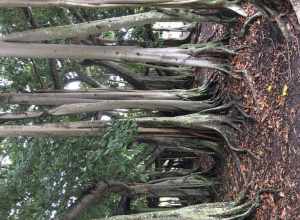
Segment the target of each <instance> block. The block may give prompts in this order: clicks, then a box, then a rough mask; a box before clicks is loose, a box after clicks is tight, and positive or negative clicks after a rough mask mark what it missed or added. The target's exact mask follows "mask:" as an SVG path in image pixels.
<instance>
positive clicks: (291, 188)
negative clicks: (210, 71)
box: [225, 6, 300, 220]
mask: <svg viewBox="0 0 300 220" xmlns="http://www.w3.org/2000/svg"><path fill="white" fill-rule="evenodd" d="M246 9H247V11H248V13H249V14H253V13H254V12H253V10H252V8H251V6H248V7H246ZM287 20H288V21H289V27H290V29H291V31H293V33H294V39H293V42H290V43H287V42H286V41H285V40H284V39H283V38H282V37H281V36H278V33H276V32H275V33H274V29H273V28H272V24H270V23H269V22H268V21H267V20H265V19H259V20H258V21H256V22H255V23H254V24H253V25H252V27H251V28H250V31H249V33H248V34H247V36H246V37H245V38H244V39H241V38H239V37H238V36H235V37H233V38H232V39H231V47H233V48H241V47H246V48H245V49H243V50H242V51H241V52H240V53H239V55H237V56H236V57H235V59H234V61H233V62H234V65H235V67H236V68H237V69H240V70H243V69H244V70H247V73H248V80H231V82H230V90H231V91H232V93H234V94H237V95H238V96H242V97H243V103H244V106H245V109H246V111H247V113H249V114H250V115H251V116H253V117H254V118H255V120H256V123H255V124H254V125H252V126H249V127H248V128H247V129H246V132H245V134H243V136H242V137H241V138H240V146H241V147H242V148H247V149H250V150H251V151H252V152H253V153H255V154H256V155H257V156H258V158H259V159H258V160H256V161H255V162H254V166H253V167H252V169H250V167H249V163H248V160H245V161H243V162H242V163H241V164H240V171H241V172H243V173H244V174H245V175H252V178H251V187H250V189H251V190H250V191H251V194H252V195H253V194H255V192H256V191H257V190H259V189H265V188H272V189H277V190H279V193H278V194H276V195H273V194H264V195H263V196H262V198H263V204H262V206H261V208H259V210H258V212H257V215H256V219H259V220H270V219H300V174H299V173H300V172H299V171H300V144H299V143H300V141H299V140H300V136H299V134H300V133H299V130H300V120H299V119H300V117H299V116H300V111H299V108H300V45H299V42H298V41H299V39H300V38H299V36H300V33H299V32H298V31H297V30H296V29H295V27H294V25H295V24H296V21H297V20H296V17H295V15H293V14H290V15H288V16H287ZM242 23H243V21H241V24H240V26H237V27H236V31H235V33H237V32H238V30H240V29H241V25H242ZM229 160H230V161H231V162H233V161H234V159H233V158H231V159H229ZM228 164H229V165H228V169H227V173H226V176H227V180H228V184H227V185H228V186H227V187H228V189H227V191H228V192H227V194H226V195H225V198H236V196H237V194H238V192H239V191H241V190H242V189H243V181H242V180H241V175H240V174H238V173H237V172H238V171H237V169H236V168H235V167H234V165H232V164H233V163H228Z"/></svg>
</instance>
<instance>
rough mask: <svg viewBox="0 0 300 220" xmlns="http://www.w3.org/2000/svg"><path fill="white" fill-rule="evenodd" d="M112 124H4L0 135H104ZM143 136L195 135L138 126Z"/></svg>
mask: <svg viewBox="0 0 300 220" xmlns="http://www.w3.org/2000/svg"><path fill="white" fill-rule="evenodd" d="M109 126H110V123H109V122H105V121H81V122H68V123H62V122H61V123H49V124H43V125H3V126H0V137H18V136H29V137H44V136H47V137H78V136H79V137H80V136H102V135H103V134H104V131H105V129H106V128H108V127H109ZM138 133H139V135H141V136H143V137H154V136H157V137H194V134H193V132H190V131H189V129H167V128H144V127H139V128H138Z"/></svg>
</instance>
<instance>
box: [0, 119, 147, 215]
mask: <svg viewBox="0 0 300 220" xmlns="http://www.w3.org/2000/svg"><path fill="white" fill-rule="evenodd" d="M136 131H137V130H136V125H135V123H134V122H133V121H130V120H127V121H119V122H115V123H114V124H113V125H112V127H111V128H109V129H108V131H107V132H106V134H105V135H104V137H103V138H87V137H84V138H64V139H63V138H55V139H54V138H14V139H5V140H3V141H2V144H1V151H2V153H3V154H7V155H9V164H8V165H5V168H3V169H1V170H0V176H1V179H0V181H1V187H0V192H1V193H0V197H1V199H0V201H1V202H0V203H1V204H0V215H1V216H10V219H52V218H54V217H57V216H60V215H61V214H62V213H64V211H65V210H66V209H67V208H68V207H70V206H71V204H73V203H74V202H76V200H77V198H80V197H82V196H83V192H84V190H83V189H87V188H88V187H92V186H91V185H90V184H94V183H96V182H98V181H100V180H122V181H125V182H131V181H137V180H139V179H140V175H141V173H142V171H143V165H142V164H137V162H136V161H135V157H136V156H137V155H138V154H139V153H141V152H142V151H143V145H136V144H134V138H135V136H136ZM109 201H110V202H111V203H114V202H115V201H116V197H112V198H111V199H110V200H109ZM101 207H102V208H101V209H98V208H99V207H98V208H97V210H98V212H97V214H96V216H98V217H101V216H105V215H107V214H108V212H109V210H110V209H109V208H107V205H105V204H102V205H101ZM105 207H106V208H105ZM108 209H109V210H108ZM94 215H95V210H94V211H93V212H90V214H89V215H87V217H90V216H94Z"/></svg>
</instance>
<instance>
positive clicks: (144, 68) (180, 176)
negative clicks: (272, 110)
mask: <svg viewBox="0 0 300 220" xmlns="http://www.w3.org/2000/svg"><path fill="white" fill-rule="evenodd" d="M0 7H1V8H4V9H5V8H22V10H23V12H24V14H25V17H26V19H27V24H26V25H24V26H22V27H19V26H18V25H20V24H19V23H20V21H19V23H18V22H16V24H18V25H16V24H13V25H9V24H7V23H5V25H3V26H5V28H6V29H5V28H3V29H5V31H3V32H5V34H2V35H1V42H0V47H1V50H0V57H1V59H2V61H3V63H5V62H7V61H9V62H8V64H6V63H5V65H4V70H8V71H10V72H12V70H15V71H20V69H21V72H22V73H24V72H26V73H31V74H34V76H35V77H34V78H35V79H37V82H35V83H31V82H25V83H24V81H25V80H20V81H18V80H19V78H18V77H12V75H13V74H10V76H9V77H11V79H13V81H16V82H20V85H15V84H13V86H12V88H7V89H5V91H3V92H1V93H0V102H1V108H2V109H3V111H2V112H1V113H0V123H1V125H0V137H1V138H3V139H2V142H1V143H3V146H4V147H3V148H4V149H5V150H3V152H4V154H5V155H6V154H7V155H8V156H7V157H8V160H11V161H12V162H11V163H9V162H7V166H6V167H5V168H3V170H2V166H0V198H1V199H0V214H2V215H3V216H9V215H11V216H13V217H16V218H19V217H20V216H21V218H22V217H24V216H25V219H26V217H28V216H30V215H31V214H32V216H37V217H36V218H37V219H49V218H50V219H51V218H59V219H66V220H71V219H90V218H94V217H96V218H98V219H101V218H102V217H104V216H106V215H112V213H113V211H112V210H115V214H118V216H111V217H109V218H108V219H111V220H114V219H128V220H130V219H132V220H135V219H136V220H137V219H149V220H150V219H158V220H160V219H170V220H171V219H172V220H179V219H187V220H200V219H203V220H204V219H205V220H206V219H212V220H214V219H224V220H225V219H245V218H246V217H248V216H249V215H251V214H252V213H253V212H254V210H255V209H256V208H257V206H258V205H259V199H256V200H255V199H254V200H250V201H244V200H243V201H242V200H240V201H236V202H217V201H219V198H218V196H217V193H216V192H217V191H218V189H219V188H220V187H222V179H221V177H220V176H221V175H220V173H222V171H223V169H224V163H225V158H226V155H227V153H230V152H233V153H235V154H236V153H249V152H248V151H247V150H241V149H239V147H238V146H237V143H236V138H237V136H238V135H239V133H240V132H241V131H242V130H243V126H244V125H245V124H246V122H248V121H249V120H251V118H250V117H249V116H248V115H247V114H246V113H245V112H244V111H243V108H242V106H241V105H240V104H239V103H238V102H237V101H236V100H235V99H233V98H232V97H231V96H230V95H228V94H227V93H226V92H225V91H226V90H225V89H224V84H223V83H224V81H226V80H227V79H228V77H233V76H234V77H236V76H237V73H238V71H236V70H235V69H234V68H233V67H232V66H231V58H232V57H233V56H235V54H236V53H237V51H236V50H233V49H230V48H229V47H228V46H226V45H224V44H223V43H224V42H222V40H224V39H218V40H209V41H208V42H202V43H196V44H192V43H190V39H191V36H192V35H193V34H194V32H193V31H191V30H194V29H195V28H196V22H216V23H220V24H232V22H234V21H235V20H236V18H238V16H240V15H242V16H244V15H245V13H244V11H243V9H242V8H241V7H240V1H238V0H236V1H229V0H216V1H206V0H196V1H182V0H165V1H156V0H130V1H128V0H120V1H116V0H99V1H97V0H93V1H89V0H88V1H80V0H78V1H77V0H74V1H55V0H53V1H52V0H49V1H36V0H35V1H30V0H28V1H20V0H15V1H0ZM119 7H122V8H123V9H124V10H125V12H123V11H122V13H123V14H122V13H119V12H118V11H117V12H115V11H112V12H111V11H109V12H107V11H105V10H106V9H117V8H119ZM45 9H46V10H49V11H51V10H54V11H55V10H58V13H57V14H58V15H57V14H55V16H56V17H55V18H53V19H49V17H51V16H50V15H49V16H47V17H46V20H50V21H47V22H45V21H44V22H40V23H39V21H36V17H38V16H36V14H35V13H34V12H35V10H37V11H38V12H39V10H42V11H43V10H45ZM81 9H83V11H82V10H81ZM99 9H101V10H103V11H101V12H99V11H98V10H99ZM18 10H19V9H18ZM84 10H88V12H93V13H95V14H96V15H97V13H100V14H101V13H102V14H101V16H99V17H100V19H99V18H98V17H97V16H94V17H93V16H92V15H90V14H89V13H87V11H84ZM89 10H92V11H89ZM93 10H95V11H93ZM51 12H52V11H51ZM55 12H56V11H55ZM110 13H111V14H110ZM114 13H116V14H118V16H114ZM37 14H38V15H39V13H37ZM61 14H62V15H61ZM107 14H108V15H107ZM119 14H121V16H120V15H119ZM41 17H42V16H41ZM61 17H63V18H64V20H63V21H61V20H60V18H61ZM42 18H43V19H44V17H42ZM169 21H176V22H179V21H181V22H184V27H183V29H185V31H187V32H190V33H189V35H187V37H186V38H185V39H183V40H182V39H181V40H178V39H171V40H169V41H168V40H165V39H161V36H160V31H159V30H155V28H153V24H155V23H156V22H169ZM21 23H22V22H21ZM16 27H17V28H16ZM123 29H126V33H125V34H124V33H123V32H122V31H123ZM179 29H180V28H179ZM180 30H181V29H180ZM168 31H170V30H168ZM132 32H135V34H136V35H138V37H132V36H131V35H134V34H132ZM106 35H109V36H110V38H109V39H107V38H105V37H103V36H106ZM141 35H142V36H141ZM10 61H11V62H12V63H10ZM45 61H46V62H45ZM39 62H40V63H42V64H40V63H39ZM43 62H45V63H43ZM198 69H201V70H203V71H201V72H205V74H203V76H202V80H201V82H200V86H194V82H193V80H194V73H195V70H198ZM41 70H42V71H45V70H46V71H48V72H49V73H50V74H51V80H49V79H48V78H47V77H45V76H44V73H43V72H42V71H41ZM39 71H40V72H39ZM100 72H101V73H100ZM206 72H207V73H206ZM107 73H108V75H109V77H106V76H105V75H106V74H107ZM97 74H98V75H97ZM101 74H102V77H103V78H101V77H99V75H101ZM111 76H113V77H111ZM9 77H8V80H7V81H6V84H7V85H9V83H10V80H9V79H10V78H9ZM105 77H106V78H105ZM45 78H46V79H45ZM112 78H113V79H116V80H115V81H116V83H115V84H114V87H113V86H107V85H109V84H108V83H107V81H109V80H111V79H112ZM49 81H50V82H49ZM73 81H81V82H84V83H86V85H87V86H86V87H85V88H83V87H81V88H80V89H77V90H73V91H70V90H66V89H65V86H66V84H68V83H70V82H73ZM29 84H30V86H28V85H29ZM36 84H39V86H36ZM81 86H82V85H81ZM20 87H21V88H20ZM0 150H1V153H2V145H1V148H0ZM5 157H6V156H5ZM0 159H2V158H0ZM0 165H1V163H0ZM2 175H3V176H4V179H5V181H4V182H3V181H1V177H2ZM18 176H20V177H21V178H16V177H18ZM2 186H3V187H2ZM3 189H4V190H3ZM5 189H6V191H5ZM2 192H3V193H2ZM8 192H9V193H11V194H12V196H11V197H9V200H8V202H7V204H4V203H3V204H2V203H1V201H2V200H3V199H2V196H3V197H6V196H7V195H8V194H9V193H8ZM12 192H14V193H12ZM166 200H167V202H166ZM105 202H108V204H106V203H105ZM140 203H142V204H143V206H144V207H141V204H140ZM137 204H138V205H137ZM101 205H102V206H101ZM1 206H3V207H4V208H2V209H1ZM111 206H114V207H113V208H112V207H111ZM116 206H117V208H116ZM102 209H104V211H103V210H102ZM107 210H109V211H107ZM95 213H96V214H95ZM99 213H100V214H99ZM123 214H127V215H123Z"/></svg>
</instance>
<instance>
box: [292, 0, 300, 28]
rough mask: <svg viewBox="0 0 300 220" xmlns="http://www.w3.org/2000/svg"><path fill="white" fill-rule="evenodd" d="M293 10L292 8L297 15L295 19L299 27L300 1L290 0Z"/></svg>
mask: <svg viewBox="0 0 300 220" xmlns="http://www.w3.org/2000/svg"><path fill="white" fill-rule="evenodd" d="M290 2H291V4H292V6H293V8H294V11H295V13H296V15H297V18H298V22H299V25H300V1H299V0H290Z"/></svg>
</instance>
